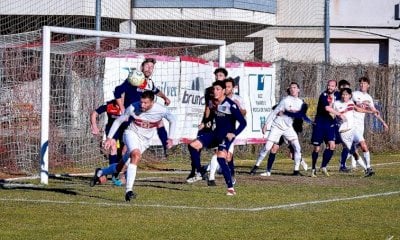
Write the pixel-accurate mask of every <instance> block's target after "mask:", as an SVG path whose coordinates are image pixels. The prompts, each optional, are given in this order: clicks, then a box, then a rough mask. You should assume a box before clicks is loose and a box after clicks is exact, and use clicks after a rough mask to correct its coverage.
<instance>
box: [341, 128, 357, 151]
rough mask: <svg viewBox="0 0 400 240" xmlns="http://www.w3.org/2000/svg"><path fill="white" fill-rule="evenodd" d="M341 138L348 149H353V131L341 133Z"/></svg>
mask: <svg viewBox="0 0 400 240" xmlns="http://www.w3.org/2000/svg"><path fill="white" fill-rule="evenodd" d="M340 137H341V139H342V143H343V144H344V145H345V146H346V147H347V149H351V145H352V144H353V141H354V131H353V130H352V129H350V130H348V131H345V132H341V133H340Z"/></svg>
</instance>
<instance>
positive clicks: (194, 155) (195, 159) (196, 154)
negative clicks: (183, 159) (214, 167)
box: [188, 145, 202, 173]
mask: <svg viewBox="0 0 400 240" xmlns="http://www.w3.org/2000/svg"><path fill="white" fill-rule="evenodd" d="M188 148H189V153H190V158H191V159H192V167H194V168H195V169H196V170H197V172H199V173H200V172H201V171H202V169H201V162H200V151H197V150H196V149H195V148H193V147H192V146H190V145H189V146H188Z"/></svg>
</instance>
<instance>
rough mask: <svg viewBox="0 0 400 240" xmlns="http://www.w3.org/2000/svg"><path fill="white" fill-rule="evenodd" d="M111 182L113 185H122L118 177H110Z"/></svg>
mask: <svg viewBox="0 0 400 240" xmlns="http://www.w3.org/2000/svg"><path fill="white" fill-rule="evenodd" d="M112 182H113V184H114V186H117V187H121V186H122V185H124V184H123V183H122V181H121V180H119V179H118V178H116V177H114V176H113V177H112Z"/></svg>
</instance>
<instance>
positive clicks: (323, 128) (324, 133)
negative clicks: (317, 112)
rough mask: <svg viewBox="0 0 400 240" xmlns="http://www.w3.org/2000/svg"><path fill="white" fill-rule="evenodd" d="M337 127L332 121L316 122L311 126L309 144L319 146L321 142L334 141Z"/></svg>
mask: <svg viewBox="0 0 400 240" xmlns="http://www.w3.org/2000/svg"><path fill="white" fill-rule="evenodd" d="M336 132H337V127H336V124H335V123H332V122H323V121H319V122H316V123H315V125H314V126H313V131H312V136H311V144H312V145H314V146H320V145H321V144H322V143H323V142H324V143H328V142H329V141H336Z"/></svg>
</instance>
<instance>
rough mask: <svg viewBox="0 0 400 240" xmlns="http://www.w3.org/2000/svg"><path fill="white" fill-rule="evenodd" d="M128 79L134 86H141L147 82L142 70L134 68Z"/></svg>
mask: <svg viewBox="0 0 400 240" xmlns="http://www.w3.org/2000/svg"><path fill="white" fill-rule="evenodd" d="M128 81H129V83H130V84H132V86H135V87H140V86H143V85H144V84H145V83H146V78H145V76H144V74H143V73H142V72H140V71H138V70H133V71H132V72H130V73H129V75H128Z"/></svg>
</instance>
